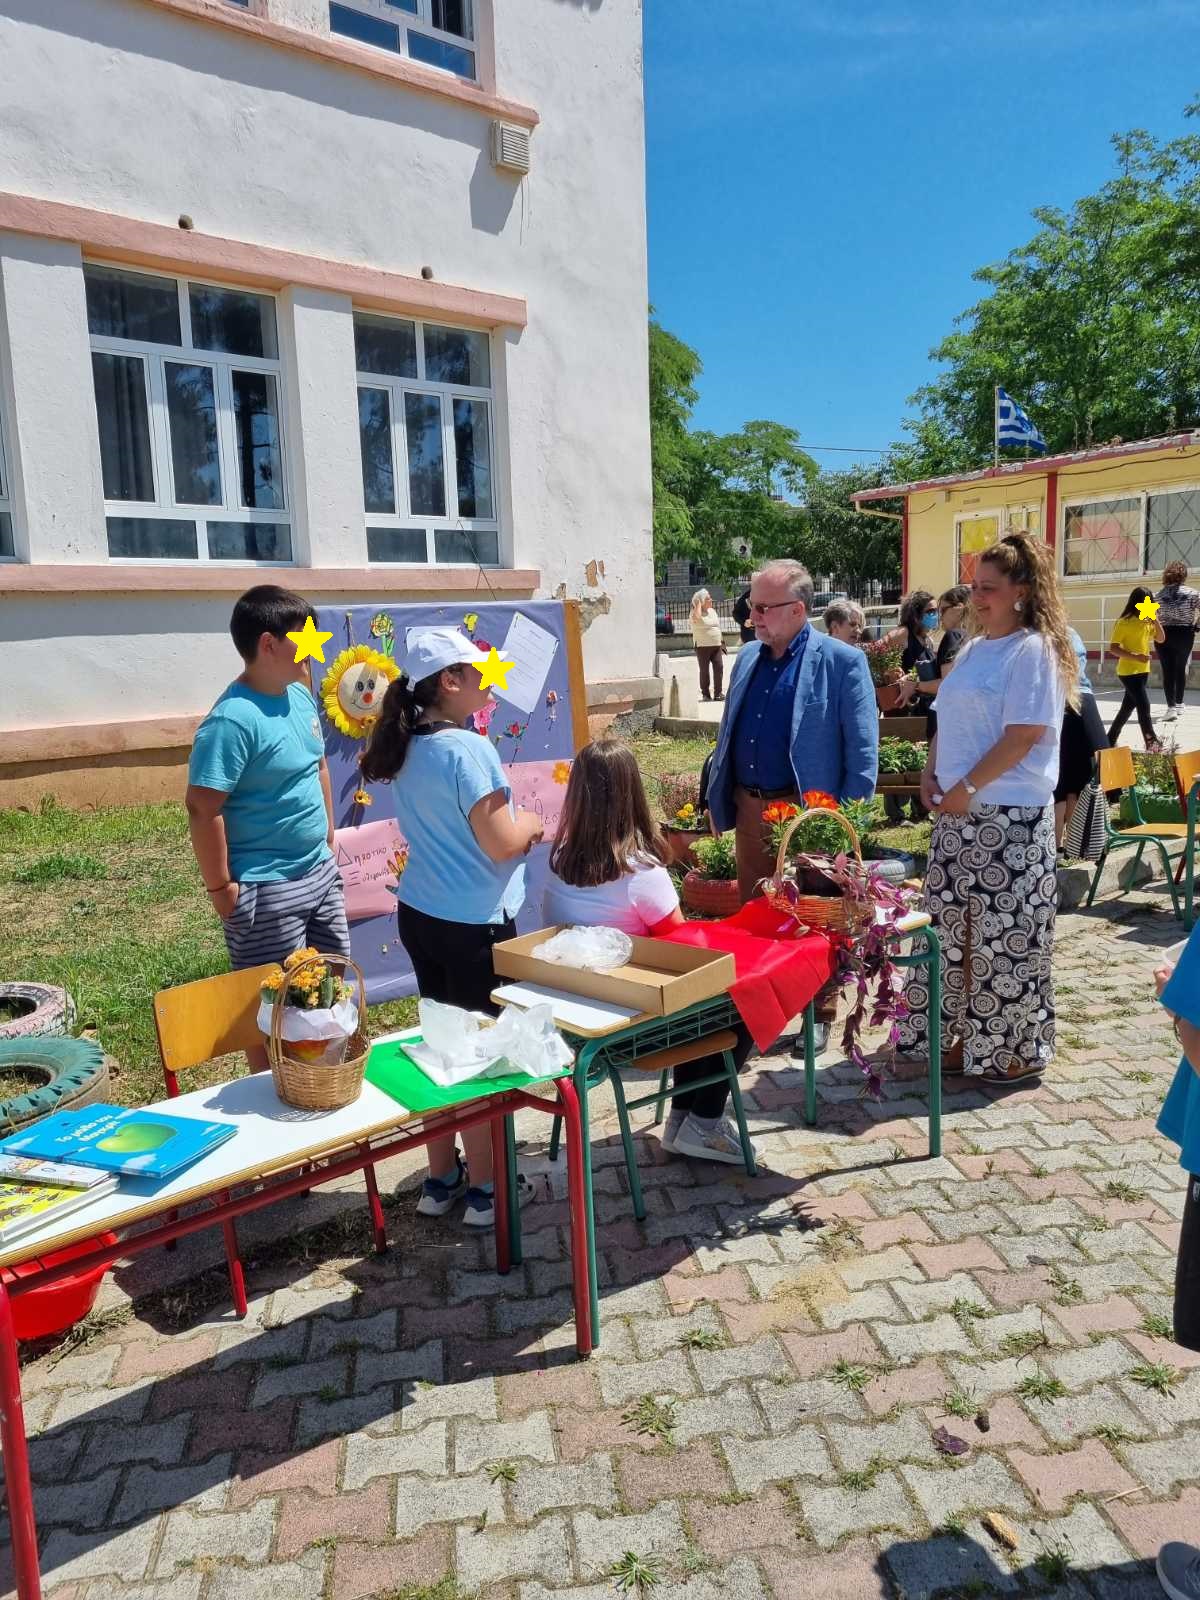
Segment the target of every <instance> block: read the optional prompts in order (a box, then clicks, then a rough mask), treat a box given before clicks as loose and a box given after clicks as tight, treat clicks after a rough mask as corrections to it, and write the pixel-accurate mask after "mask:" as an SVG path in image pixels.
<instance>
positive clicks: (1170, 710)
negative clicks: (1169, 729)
mask: <svg viewBox="0 0 1200 1600" xmlns="http://www.w3.org/2000/svg"><path fill="white" fill-rule="evenodd" d="M1179 709H1180V708H1179V707H1178V706H1168V707H1167V709H1166V710H1165V711H1164V712H1163V721H1164V722H1178V721H1179Z"/></svg>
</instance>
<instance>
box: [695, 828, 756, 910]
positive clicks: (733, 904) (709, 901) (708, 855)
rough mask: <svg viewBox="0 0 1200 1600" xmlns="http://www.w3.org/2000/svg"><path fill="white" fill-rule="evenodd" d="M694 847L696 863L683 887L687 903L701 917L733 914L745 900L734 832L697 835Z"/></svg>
mask: <svg viewBox="0 0 1200 1600" xmlns="http://www.w3.org/2000/svg"><path fill="white" fill-rule="evenodd" d="M692 849H693V851H694V853H695V857H696V862H697V865H696V866H695V867H693V868H692V869H691V871H690V872H687V873H685V874H684V878H683V884H682V887H681V889H680V894H681V896H682V899H683V903H684V905H685V906H687V908H688V910H689V911H695V912H697V913H698V914H699V915H700V916H702V917H731V916H733V914H734V912H735V911H736V910H737V909H738V908H739V906H740V905H741V903H742V898H741V895H740V894H739V893H738V879H737V856H736V855H735V853H734V848H733V835H732V834H728V833H719V834H717V835H716V837H715V838H714V837H713V836H712V835H711V834H709V835H708V837H707V838H702V839H697V840H696V843H695V844H694V845H693V846H692Z"/></svg>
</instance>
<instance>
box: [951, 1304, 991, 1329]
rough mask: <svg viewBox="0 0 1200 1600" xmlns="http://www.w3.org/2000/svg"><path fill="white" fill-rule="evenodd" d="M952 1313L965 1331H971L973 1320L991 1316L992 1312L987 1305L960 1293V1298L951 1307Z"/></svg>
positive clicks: (976, 1320)
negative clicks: (982, 1304)
mask: <svg viewBox="0 0 1200 1600" xmlns="http://www.w3.org/2000/svg"><path fill="white" fill-rule="evenodd" d="M950 1315H951V1316H952V1317H953V1318H954V1320H955V1322H957V1323H958V1325H959V1327H960V1328H961V1329H962V1330H963V1332H964V1333H970V1331H971V1324H972V1323H973V1322H978V1321H980V1320H981V1319H982V1318H984V1317H987V1316H990V1315H991V1313H990V1312H989V1311H988V1309H987V1307H986V1306H980V1305H976V1304H975V1302H974V1300H968V1299H967V1298H966V1296H965V1295H959V1297H958V1299H957V1300H956V1301H955V1302H954V1304H953V1305H952V1306H951V1307H950Z"/></svg>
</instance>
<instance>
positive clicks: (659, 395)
mask: <svg viewBox="0 0 1200 1600" xmlns="http://www.w3.org/2000/svg"><path fill="white" fill-rule="evenodd" d="M701 370H702V369H701V364H700V357H699V356H698V355H697V354H696V352H695V351H694V350H693V349H692V348H691V347H690V346H689V345H686V344H684V342H683V340H682V339H677V338H676V337H675V335H674V334H673V333H668V332H667V330H666V329H665V328H664V327H662V326H661V325H660V324H659V323H658V322H656V321H655V320H654V318H653V316H651V318H650V472H651V478H652V481H653V487H654V564H655V567H656V568H661V566H662V565H663V563H664V562H666V561H668V560H669V559H670V558H671V557H672V556H674V555H677V554H684V553H686V550H687V547H688V542H689V540H690V538H691V533H692V513H691V508H690V506H689V504H688V494H689V490H690V486H691V481H692V471H693V448H692V442H691V435H690V434H689V432H688V424H689V422H690V421H691V416H692V410H693V408H694V406H695V404H696V400H697V398H698V396H697V391H696V379H697V378H698V377H699V375H700V372H701Z"/></svg>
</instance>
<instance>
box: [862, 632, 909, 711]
mask: <svg viewBox="0 0 1200 1600" xmlns="http://www.w3.org/2000/svg"><path fill="white" fill-rule="evenodd" d="M859 648H860V649H861V650H862V653H863V655H865V656H866V658H867V667H868V670H869V671H870V674H871V682H872V683H873V684H874V685H875V703H876V705H877V706H878V707H879V709H880V711H883V712H888V711H894V710H895V709H896V707H897V706H898V705H899V704H900V690H899V687H898V685H899V683H900V680H901V678H903V676H904V669H903V668H902V667H901V665H900V662H901V660H902V658H903V657H902V652H901V649H900V646H899V645H898V644H892V643H891V642H890V641H889V640H887V639H872V640H871V641H870V642H869V643H867V644H864V645H860V646H859Z"/></svg>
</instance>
